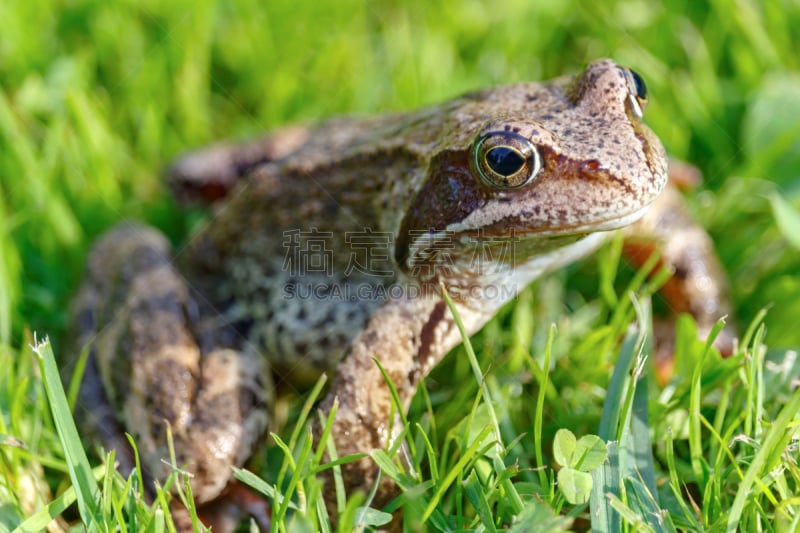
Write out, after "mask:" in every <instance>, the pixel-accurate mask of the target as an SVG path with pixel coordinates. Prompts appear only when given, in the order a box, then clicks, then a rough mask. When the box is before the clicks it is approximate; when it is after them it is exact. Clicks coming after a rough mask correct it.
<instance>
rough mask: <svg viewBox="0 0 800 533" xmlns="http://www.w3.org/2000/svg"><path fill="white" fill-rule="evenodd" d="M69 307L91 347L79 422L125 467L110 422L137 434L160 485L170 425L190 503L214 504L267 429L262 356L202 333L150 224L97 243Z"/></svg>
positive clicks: (201, 320) (123, 447)
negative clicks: (188, 478)
mask: <svg viewBox="0 0 800 533" xmlns="http://www.w3.org/2000/svg"><path fill="white" fill-rule="evenodd" d="M76 311H77V313H76V319H77V324H78V327H79V329H80V343H81V346H85V345H87V344H88V345H90V346H91V350H92V351H91V360H90V363H89V366H90V369H91V372H89V373H88V374H87V375H86V376H84V382H83V384H82V387H81V389H82V393H81V400H82V401H81V406H82V408H83V409H85V412H84V413H82V415H81V416H80V418H81V419H84V420H86V422H87V425H88V426H89V429H90V430H92V429H93V430H95V432H97V433H100V436H101V437H102V436H103V435H105V436H106V437H107V438H106V439H105V440H106V445H107V446H108V447H114V448H117V451H118V456H119V457H121V458H123V461H122V462H123V467H124V468H126V469H129V468H131V466H132V465H131V463H130V461H127V464H125V463H126V461H125V460H124V458H126V457H129V456H130V450H129V449H128V446H127V443H126V442H125V440H124V438H122V437H121V436H120V435H119V434H115V433H114V431H113V430H112V431H108V429H109V428H108V427H107V426H108V424H109V423H111V424H113V425H115V426H116V425H117V424H116V423H117V422H118V423H119V424H118V425H120V426H122V427H124V428H125V430H126V431H128V432H129V433H131V434H132V435H133V436H134V439H135V441H136V444H137V447H138V450H139V454H140V457H141V460H142V466H143V468H144V469H145V471H146V472H145V473H146V475H147V477H148V478H149V479H157V480H159V481H161V482H162V483H163V481H164V480H165V478H166V477H167V476H168V475H169V474H170V473H171V471H172V469H173V468H174V466H170V464H169V463H170V452H169V443H168V436H167V431H168V429H169V430H170V431H171V433H172V439H173V443H174V449H175V454H176V462H177V465H175V466H177V467H179V468H181V469H185V470H186V471H187V472H189V473H190V474H191V483H192V491H193V494H194V497H195V501H196V502H198V503H199V504H204V503H207V502H210V501H212V500H215V499H216V498H217V497H218V496H220V495H221V494H222V493H223V491H224V490H226V487H228V486H229V484H230V482H231V481H232V473H233V472H232V468H231V467H233V466H241V465H242V464H243V463H244V461H245V460H246V459H247V458H248V457H249V456H250V454H251V453H252V452H253V450H254V449H255V446H256V445H257V444H258V443H259V442H260V436H261V435H262V434H263V431H264V429H265V427H266V423H267V414H266V408H265V407H266V402H267V391H268V390H269V389H268V384H269V379H268V375H267V374H266V368H265V365H264V362H263V361H262V359H261V358H260V357H258V356H257V355H256V354H254V353H251V352H249V351H247V350H237V349H233V348H229V347H226V346H221V345H219V344H218V343H216V342H215V339H216V338H219V336H218V335H217V334H215V333H213V331H214V329H213V328H211V327H209V328H207V329H208V331H207V332H206V331H204V329H205V326H206V325H209V323H213V322H214V318H213V316H210V315H213V314H212V313H208V314H206V315H204V314H203V313H201V312H199V311H198V306H197V305H196V304H195V301H194V300H193V298H192V297H191V295H190V288H189V287H188V286H187V284H186V283H185V281H184V280H183V278H182V277H181V276H180V275H179V274H178V273H177V271H176V270H175V269H174V268H173V266H172V264H171V252H170V248H169V244H168V242H167V241H166V239H165V238H164V237H163V236H162V235H161V234H160V233H158V232H157V231H156V230H153V229H151V228H147V227H143V226H138V225H131V224H128V225H125V226H120V227H118V228H117V229H114V230H112V231H111V232H109V233H108V234H106V235H105V236H104V237H102V238H101V239H100V240H99V241H98V243H97V245H96V246H95V248H94V249H93V251H92V253H91V256H90V259H89V268H88V272H87V276H86V280H85V282H84V285H83V286H82V288H81V291H80V293H79V296H78V299H77V301H76ZM92 376H95V377H97V378H98V381H99V382H100V383H97V382H92V379H91V378H92ZM103 402H105V403H106V404H108V405H104V403H103ZM96 412H100V413H101V414H102V416H101V417H98V418H96V417H94V416H93V415H94V414H95V413H96ZM112 412H113V413H116V415H117V418H116V420H115V417H114V416H112V415H111V414H110V413H112ZM92 426H94V428H92ZM125 473H126V474H127V472H125ZM258 512H259V514H260V515H262V516H260V517H258V518H259V520H260V521H262V522H264V521H265V520H268V516H267V513H266V512H265V511H258ZM216 530H220V529H218V528H217V529H215V531H216ZM223 530H224V529H223Z"/></svg>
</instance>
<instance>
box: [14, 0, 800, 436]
mask: <svg viewBox="0 0 800 533" xmlns="http://www.w3.org/2000/svg"><path fill="white" fill-rule="evenodd" d="M598 57H611V58H614V59H615V60H617V61H618V62H620V63H622V64H625V65H628V66H630V67H632V68H634V69H635V70H637V72H639V73H640V74H641V75H642V76H643V77H644V79H645V80H646V82H647V84H648V88H649V91H650V95H651V102H650V105H649V106H648V108H647V110H646V113H645V120H646V122H647V123H648V124H649V125H650V126H651V127H652V129H653V130H654V131H655V132H656V133H657V134H658V135H659V136H660V137H661V139H662V140H663V141H664V144H665V145H666V147H667V149H668V151H669V152H670V154H671V155H672V156H674V157H677V158H679V159H683V160H687V161H690V162H691V163H693V164H695V165H697V166H698V167H700V169H701V170H702V171H703V173H704V175H705V178H706V180H705V183H704V184H703V185H702V187H701V188H700V189H698V190H697V191H694V192H691V193H689V194H688V201H689V202H690V203H691V205H692V206H693V209H694V211H695V213H696V215H697V217H698V218H699V219H700V221H701V222H702V224H703V225H704V226H705V227H707V228H708V230H709V231H710V233H711V234H712V236H713V238H714V239H715V241H716V243H717V246H718V250H719V253H720V256H721V258H722V261H723V264H725V266H726V268H727V270H728V274H729V277H730V282H731V287H732V293H733V297H734V302H735V306H736V312H737V316H738V318H739V320H740V322H741V323H742V324H747V323H748V322H749V321H750V319H752V318H753V316H755V315H756V313H757V312H758V311H759V310H760V309H762V308H763V307H766V306H769V307H770V311H769V314H768V317H767V320H766V324H767V336H766V342H767V343H768V344H770V345H772V346H780V347H794V348H797V347H800V253H798V250H797V248H796V247H793V245H792V242H795V243H796V242H797V238H796V235H794V236H793V235H792V234H791V233H792V229H791V227H790V226H786V225H784V226H779V225H778V224H776V222H775V218H774V216H773V211H772V207H771V204H770V201H769V200H768V197H770V195H774V194H778V195H780V197H781V198H783V199H785V200H787V201H788V202H789V203H790V204H792V205H794V206H795V208H797V207H798V206H800V65H799V64H798V63H799V62H800V2H798V1H797V0H775V1H771V2H763V3H762V2H757V1H755V0H713V1H708V2H692V1H688V0H668V1H665V2H649V1H645V0H615V1H609V2H588V1H587V2H584V1H576V0H572V1H570V0H563V1H560V2H530V1H527V0H509V1H506V2H503V3H498V2H492V1H489V0H486V1H478V0H471V1H463V2H449V1H445V0H440V1H423V0H416V1H410V2H390V1H373V2H359V1H355V0H337V1H332V0H325V1H323V0H317V1H313V2H297V1H294V0H270V1H268V2H258V1H255V0H242V1H237V2H214V1H212V0H199V1H191V2H190V1H183V0H179V1H173V2H159V1H155V0H143V1H136V2H134V1H128V0H117V1H99V0H71V1H57V0H34V1H23V0H10V1H5V2H3V3H1V4H0V347H2V352H3V353H4V354H11V359H12V360H13V358H14V357H17V356H19V354H22V353H23V352H17V349H19V348H20V347H21V346H24V345H25V344H26V342H27V341H26V337H25V331H26V330H28V329H30V330H36V331H38V332H40V334H43V333H48V334H51V335H53V336H54V337H55V340H56V348H57V349H56V352H57V353H59V349H58V348H59V347H63V343H61V345H60V346H59V343H58V340H59V339H60V337H61V336H62V334H63V333H64V331H65V329H66V327H67V317H68V305H69V299H70V297H71V295H72V294H73V293H74V291H75V288H76V286H77V284H78V282H79V280H80V275H81V272H82V270H83V267H84V264H85V260H86V255H87V253H88V249H89V247H90V246H91V243H92V242H93V240H94V239H95V238H96V237H97V236H98V234H100V233H101V232H102V231H103V230H104V229H106V228H108V227H109V226H110V225H112V224H113V223H114V222H115V221H118V220H120V219H122V218H136V219H141V220H144V221H147V222H149V223H151V224H153V225H155V226H157V227H159V228H160V229H162V230H164V231H165V232H166V233H167V234H168V235H169V236H170V237H171V238H172V239H173V241H174V242H176V243H177V242H180V241H181V240H182V239H183V237H184V236H185V234H186V232H187V231H188V230H189V228H190V226H191V221H192V218H191V217H189V216H187V215H186V214H185V213H183V212H181V211H180V210H179V209H177V207H176V206H175V205H174V203H173V202H172V201H171V200H170V198H169V197H168V193H167V190H166V188H165V187H164V184H163V180H162V176H163V169H164V168H165V167H166V165H168V163H169V161H170V160H171V159H173V158H174V157H175V156H176V155H177V154H179V153H180V152H182V151H185V150H187V149H190V148H195V147H197V146H199V145H202V144H204V143H207V142H210V141H213V140H217V139H220V138H225V137H238V138H247V137H249V136H252V135H255V134H258V133H260V132H262V131H264V130H267V129H269V128H271V127H274V126H277V125H279V124H283V123H286V122H290V121H296V120H305V121H314V120H318V119H321V118H324V117H327V116H330V115H333V114H339V113H375V112H380V111H383V110H389V109H410V108H415V107H418V106H421V105H425V104H429V103H435V102H440V101H442V100H445V99H448V98H451V97H454V96H457V95H459V94H461V93H463V92H465V91H468V90H471V89H475V88H478V87H484V86H487V85H493V84H501V83H508V82H513V81H516V80H540V79H546V78H549V77H553V76H557V75H561V74H565V73H574V72H577V71H579V70H580V69H581V67H582V66H583V65H584V64H585V63H587V62H588V61H590V60H592V59H595V58H598ZM793 237H794V240H792V238H793ZM794 246H796V244H795V245H794ZM587 263H588V264H584V265H583V266H580V267H577V268H573V269H570V271H569V274H568V275H564V274H561V275H559V276H558V277H556V278H555V279H556V280H557V281H555V282H553V283H555V285H558V288H553V287H554V285H553V284H552V283H550V284H544V285H543V286H542V289H541V290H540V291H539V292H538V293H537V295H542V294H555V295H558V296H559V297H565V303H564V304H556V305H555V306H554V307H555V308H556V310H557V311H559V310H562V311H563V310H564V309H565V308H570V309H573V308H575V307H577V306H576V305H572V302H576V301H579V300H580V298H576V297H574V294H577V293H579V294H583V295H588V296H586V297H587V298H591V297H596V296H592V295H596V294H597V282H596V268H595V267H593V266H592V264H591V261H588V262H587ZM565 280H566V281H565ZM564 282H566V283H567V287H568V288H567V289H564V288H563V283H564ZM564 295H566V296H564ZM556 318H557V317H555V316H553V317H552V319H554V320H555V319H556ZM546 326H547V324H541V325H537V327H540V328H541V329H540V330H539V331H540V332H541V331H546ZM540 335H541V333H540ZM25 355H26V356H27V354H25ZM61 355H62V356H69V355H71V354H64V353H63V350H61ZM586 371H587V372H593V371H597V369H586ZM466 375H468V374H466ZM570 379H572V380H574V382H576V383H578V382H581V380H582V376H580V375H575V374H573V375H571V376H570ZM586 381H590V380H589V379H587V380H586ZM563 392H564V394H565V396H564V398H563V400H564V405H565V407H564V409H567V407H566V406H573V407H575V406H578V405H583V404H585V403H586V400H585V399H584V398H583V397H570V396H569V395H575V394H577V395H578V396H580V395H585V396H586V397H587V398H591V399H592V401H596V400H597V396H598V395H599V394H600V393H599V392H598V391H597V390H594V389H592V390H588V391H587V390H586V389H581V388H580V387H576V388H567V389H565V390H564V391H563ZM3 394H7V393H6V392H2V391H0V396H2V395H3ZM8 394H10V393H8ZM12 400H13V401H18V400H14V399H13V398H8V397H5V398H0V406H2V408H3V410H4V412H6V410H7V407H6V406H7V405H9V403H13V402H12ZM460 407H461V404H457V405H454V406H453V405H451V408H460ZM596 410H597V409H596V408H595V411H596ZM573 413H574V415H573V414H571V415H570V416H575V417H580V416H582V414H581V413H579V412H574V411H573ZM595 414H596V413H595ZM454 416H456V415H454ZM587 416H588V415H587ZM592 416H594V415H592ZM552 431H555V429H553V430H552Z"/></svg>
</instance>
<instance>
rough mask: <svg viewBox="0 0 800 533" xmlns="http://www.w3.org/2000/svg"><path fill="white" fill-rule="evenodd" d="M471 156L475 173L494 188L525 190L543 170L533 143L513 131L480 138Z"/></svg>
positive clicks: (485, 135)
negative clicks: (523, 188) (518, 188)
mask: <svg viewBox="0 0 800 533" xmlns="http://www.w3.org/2000/svg"><path fill="white" fill-rule="evenodd" d="M472 154H473V163H474V166H475V170H476V171H477V172H478V174H479V175H480V177H481V179H482V180H483V182H484V183H486V184H487V185H490V186H492V187H499V188H501V189H515V188H517V187H522V186H523V185H525V184H527V183H529V182H530V181H531V180H532V179H533V178H535V177H536V176H537V175H538V174H539V172H541V170H542V159H541V157H540V156H539V152H538V151H537V150H536V147H535V146H534V145H533V143H532V142H530V141H529V140H528V139H526V138H525V137H523V136H522V135H519V134H517V133H512V132H510V131H491V132H488V133H484V134H483V135H481V136H479V137H478V138H477V139H476V140H475V144H474V145H473V146H472Z"/></svg>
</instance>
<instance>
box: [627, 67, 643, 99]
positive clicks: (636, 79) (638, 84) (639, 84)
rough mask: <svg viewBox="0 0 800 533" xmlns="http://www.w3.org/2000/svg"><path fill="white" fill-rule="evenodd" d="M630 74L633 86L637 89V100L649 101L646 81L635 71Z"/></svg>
mask: <svg viewBox="0 0 800 533" xmlns="http://www.w3.org/2000/svg"><path fill="white" fill-rule="evenodd" d="M630 72H631V78H633V85H634V87H635V88H636V98H638V99H639V100H645V99H647V85H645V83H644V80H643V79H642V77H641V76H639V74H638V73H637V72H636V71H635V70H631V71H630Z"/></svg>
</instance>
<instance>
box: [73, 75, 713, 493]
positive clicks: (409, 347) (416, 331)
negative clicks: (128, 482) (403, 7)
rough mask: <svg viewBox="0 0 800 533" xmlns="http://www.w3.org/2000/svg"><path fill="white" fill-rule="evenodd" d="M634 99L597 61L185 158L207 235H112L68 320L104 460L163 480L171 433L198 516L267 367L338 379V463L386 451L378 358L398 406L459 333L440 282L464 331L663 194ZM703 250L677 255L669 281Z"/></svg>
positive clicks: (708, 311) (361, 480)
mask: <svg viewBox="0 0 800 533" xmlns="http://www.w3.org/2000/svg"><path fill="white" fill-rule="evenodd" d="M646 100H647V94H646V89H645V85H644V82H643V81H642V80H641V78H640V77H639V76H638V75H637V74H636V73H635V72H633V71H632V70H628V69H626V68H622V67H620V66H618V65H617V64H615V63H614V62H612V61H610V60H601V61H596V62H594V63H591V64H590V65H589V66H587V68H586V69H585V70H584V71H583V72H582V73H580V74H578V75H577V76H574V77H562V78H558V79H555V80H552V81H550V82H545V83H519V84H515V85H509V86H504V87H497V88H493V89H487V90H482V91H478V92H474V93H471V94H468V95H466V96H463V97H461V98H457V99H455V100H453V101H450V102H447V103H445V104H442V105H438V106H434V107H430V108H427V109H423V110H421V111H416V112H410V113H399V114H390V115H384V116H379V117H376V118H342V119H334V120H329V121H327V122H323V123H321V124H319V125H316V126H312V127H289V128H285V129H281V130H277V131H275V132H273V133H271V134H270V135H268V136H267V137H265V138H263V139H259V140H256V141H253V142H249V143H244V144H222V145H216V146H213V147H211V148H208V149H206V150H203V151H200V152H197V153H192V154H189V155H187V156H186V157H184V158H183V159H181V160H180V161H178V162H177V163H176V164H175V165H174V167H173V169H172V185H173V188H174V189H175V190H176V192H177V195H178V197H179V198H181V199H184V200H195V201H196V200H201V201H206V202H208V203H211V204H213V215H212V217H211V220H210V222H209V223H208V224H207V226H206V227H204V228H203V229H202V230H201V231H199V232H198V233H197V234H196V235H194V236H192V237H191V239H190V240H189V242H188V243H187V244H186V245H185V246H184V247H183V248H181V249H179V250H177V251H176V252H173V251H172V250H171V249H170V247H169V245H168V243H167V241H166V239H165V238H164V237H163V236H162V235H161V234H160V233H159V232H158V231H157V230H155V229H152V228H147V227H143V226H140V225H134V224H123V225H121V226H120V227H118V228H116V229H114V230H112V231H111V232H109V233H108V234H107V235H105V236H104V237H103V238H101V239H100V241H99V242H98V244H97V245H96V246H95V248H94V250H93V252H92V254H91V257H90V260H89V268H88V274H87V278H86V281H85V283H84V285H83V287H82V289H81V292H80V294H79V297H78V300H77V304H76V310H77V312H76V317H77V322H78V325H79V329H80V332H81V341H82V342H83V343H88V342H92V343H93V344H92V360H91V361H90V365H89V370H88V371H87V378H86V379H85V385H84V388H83V390H84V392H83V395H84V396H83V398H84V400H85V402H91V405H93V406H97V407H96V408H93V413H94V414H95V415H96V417H97V420H98V422H97V423H96V424H95V425H96V426H98V427H100V428H106V430H105V431H104V432H105V437H106V440H107V442H108V443H109V445H111V446H116V447H117V448H118V449H122V448H127V446H126V443H124V442H123V441H121V440H120V439H119V436H118V435H119V434H120V433H119V429H120V428H121V427H124V428H125V429H126V430H127V431H128V432H130V433H132V434H133V436H134V438H135V439H136V441H137V442H138V447H139V451H140V453H141V456H142V462H143V464H144V465H145V466H146V468H147V469H148V471H149V472H150V473H151V474H152V475H153V476H154V477H156V478H161V477H162V476H164V475H165V474H166V473H167V472H168V469H169V467H167V466H165V465H164V463H163V462H162V461H161V460H162V459H163V458H165V457H168V452H167V447H166V424H167V423H168V424H169V425H170V426H171V431H172V434H173V437H174V442H175V450H176V453H177V462H178V464H181V465H187V466H186V468H187V469H188V470H189V471H191V472H192V473H193V474H194V479H193V481H192V486H193V491H194V495H195V497H196V499H197V501H198V502H200V503H204V502H210V501H212V500H215V499H217V498H218V497H219V496H220V495H221V494H223V492H224V491H225V490H226V487H228V486H229V484H230V482H231V466H237V465H241V464H243V462H244V461H246V460H247V458H248V457H249V456H250V455H251V453H252V452H253V451H254V449H255V447H256V446H258V445H259V443H260V442H261V439H262V436H263V434H264V431H265V428H266V427H267V426H268V421H269V419H268V406H269V402H270V396H271V389H272V387H271V381H270V371H269V368H268V367H271V368H272V369H276V370H278V371H279V372H280V373H281V374H282V375H283V376H287V375H289V376H292V377H294V378H297V379H301V380H308V379H309V378H310V377H313V376H316V375H319V373H321V372H334V373H335V376H336V377H335V379H334V381H333V383H332V387H331V390H330V393H329V394H328V397H327V398H326V399H325V400H324V402H323V403H322V406H321V409H322V411H323V412H325V413H327V412H329V410H330V409H331V407H332V405H333V403H334V399H336V401H337V402H338V412H337V416H336V419H335V422H334V426H333V432H332V438H333V441H334V442H335V444H336V447H337V450H338V454H339V455H340V456H341V455H344V454H348V453H354V452H366V451H369V450H371V449H374V448H380V447H385V446H387V441H388V440H389V439H390V435H391V434H392V431H391V430H392V428H393V424H394V423H395V421H394V420H392V419H391V418H390V413H392V412H393V411H392V404H391V397H390V393H389V389H388V387H387V386H386V384H385V382H384V378H383V376H382V375H381V373H380V371H379V369H378V366H377V365H376V364H375V362H374V360H373V358H377V359H378V360H379V361H380V362H381V364H382V366H383V367H384V368H385V370H386V372H387V373H388V375H389V377H390V378H391V380H392V382H393V383H394V385H395V387H396V389H397V392H398V394H399V396H400V401H401V402H402V404H403V406H406V407H407V406H408V403H409V401H410V400H411V397H412V396H413V394H414V391H415V389H416V386H417V384H418V383H419V381H420V380H421V379H422V378H423V377H424V376H425V375H426V374H427V373H428V372H429V371H430V370H431V369H432V368H433V367H434V366H435V365H436V364H437V363H438V362H439V361H440V360H441V358H442V357H443V356H444V355H445V354H447V352H448V351H449V350H450V349H451V348H453V347H454V346H455V345H456V344H457V343H458V342H459V341H460V337H459V334H458V331H457V328H456V327H455V325H454V321H453V318H452V316H451V314H450V312H449V310H448V308H447V306H446V305H445V302H444V300H443V298H442V294H441V290H442V288H444V289H445V290H447V291H448V293H449V294H450V295H452V297H453V298H454V300H455V303H456V307H457V309H458V312H459V314H460V316H461V319H462V320H463V321H464V323H465V325H466V328H467V330H468V332H470V333H474V332H475V331H477V330H478V329H479V328H481V326H483V324H484V323H486V321H488V320H489V319H490V318H491V317H492V316H493V315H494V314H495V312H496V311H497V310H498V309H499V308H500V307H501V306H502V305H503V304H504V303H506V302H507V301H509V300H510V299H511V298H513V297H514V295H515V294H517V292H518V291H520V290H521V289H522V288H524V287H525V286H526V285H527V284H528V283H530V282H531V281H532V280H534V279H536V278H537V277H539V276H541V275H542V274H544V273H546V272H548V271H550V270H552V269H555V268H558V267H560V266H562V265H565V264H567V263H570V262H572V261H575V260H576V259H578V258H580V257H582V256H585V255H586V254H588V253H590V252H592V251H593V250H594V249H596V248H597V247H598V246H599V245H600V244H601V243H602V242H603V241H604V240H605V239H606V237H607V235H608V232H610V231H612V230H615V229H618V228H622V227H625V226H628V225H630V224H632V223H634V222H635V221H637V220H638V219H640V218H641V217H642V216H643V215H644V214H645V213H646V212H647V211H648V209H649V208H650V207H651V205H652V204H653V203H654V202H655V201H656V199H657V198H658V197H659V195H660V194H661V192H662V190H663V189H664V187H665V186H666V184H667V161H666V157H665V154H664V150H663V148H662V146H661V143H660V142H659V141H658V139H657V138H656V137H655V135H654V134H653V133H652V132H651V131H650V130H649V129H648V128H647V127H645V126H644V125H643V124H642V112H643V109H644V107H645V103H646ZM660 212H661V213H662V214H663V213H667V214H669V213H671V212H672V210H671V209H666V210H661V211H660ZM667 218H669V216H667ZM655 225H656V226H659V225H660V224H659V223H656V224H655ZM648 232H649V233H650V234H651V235H652V234H653V233H654V232H653V231H651V230H648ZM655 233H658V232H657V231H656V232H655ZM662 233H663V232H662ZM651 241H652V239H650V242H651ZM639 251H641V247H640V248H639ZM709 254H710V252H709V253H708V254H707V255H708V258H707V257H702V258H700V259H699V262H698V261H695V259H696V257H695V256H692V258H690V260H688V261H686V262H687V263H688V265H687V266H686V268H685V269H684V270H683V271H682V272H683V278H682V280H683V281H682V280H679V282H678V283H679V284H681V283H683V285H684V286H686V285H687V284H691V283H692V281H691V278H692V276H691V272H693V271H696V270H697V268H698V267H702V262H703V261H705V260H706V259H708V260H710V261H713V258H711V256H710V255H709ZM678 255H679V256H680V252H678ZM668 260H670V261H675V260H674V259H668ZM676 262H680V258H679V259H678V260H677V261H676ZM687 269H688V271H690V274H689V275H688V276H687V275H686V270H687ZM692 269H694V270H692ZM695 277H696V276H695ZM687 279H689V280H690V281H688V282H686V281H685V280H687ZM715 283H716V282H714V281H713V280H712V285H713V286H714V287H719V285H716V284H715ZM684 292H685V293H686V294H684V295H682V296H681V297H682V298H686V299H688V300H690V301H691V300H692V299H693V298H695V295H696V294H699V293H698V292H697V291H696V290H694V289H692V288H691V287H689V288H688V289H687V290H686V291H684ZM717 292H718V293H719V294H722V291H721V290H719V291H717ZM700 298H701V297H700V296H697V297H696V298H695V299H696V300H697V299H700ZM709 301H710V302H711V303H708V302H705V303H704V304H703V305H701V307H703V312H702V313H695V315H696V316H698V317H699V318H700V319H701V320H704V321H705V324H704V325H708V323H709V320H710V321H713V320H714V319H716V318H717V317H718V316H719V315H720V314H723V313H724V312H726V307H725V303H724V301H723V299H722V298H721V297H716V299H715V297H713V296H712V297H711V300H709ZM715 306H716V307H715ZM687 308H688V309H690V310H693V308H692V304H691V303H689V304H688V307H687ZM91 383H95V384H97V383H100V384H102V387H97V386H91ZM375 478H376V467H375V465H374V464H373V463H372V462H371V461H370V460H369V459H363V460H361V461H357V462H355V463H350V464H348V465H345V467H344V480H345V484H346V485H347V486H348V487H350V488H351V489H352V488H364V487H369V486H370V485H371V484H372V483H373V482H374V481H375ZM388 492H389V489H388V488H387V487H383V489H382V494H383V495H386V494H388Z"/></svg>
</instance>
